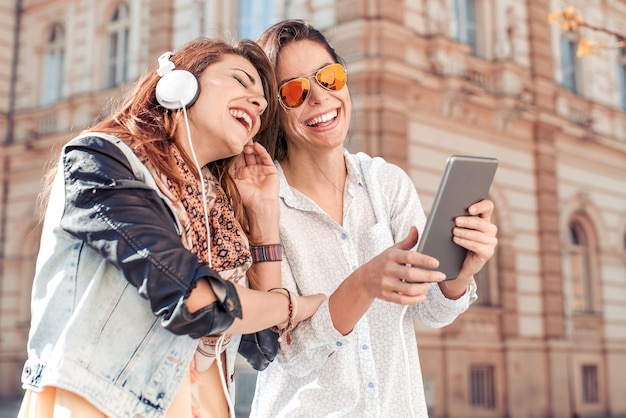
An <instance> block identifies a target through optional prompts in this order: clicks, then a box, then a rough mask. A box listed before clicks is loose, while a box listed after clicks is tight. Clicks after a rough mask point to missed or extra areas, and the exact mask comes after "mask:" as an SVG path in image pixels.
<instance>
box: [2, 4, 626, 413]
mask: <svg viewBox="0 0 626 418" xmlns="http://www.w3.org/2000/svg"><path fill="white" fill-rule="evenodd" d="M567 4H570V5H573V6H575V7H577V8H578V10H579V11H580V12H581V14H582V15H583V16H584V18H585V19H586V21H587V22H589V23H590V24H592V25H594V26H597V27H601V28H606V29H608V30H610V31H614V32H617V33H619V32H620V31H621V32H622V33H624V32H626V30H625V29H624V28H626V1H625V0H584V1H583V0H572V1H571V2H568V3H567ZM562 5H563V2H561V1H556V0H523V1H520V0H247V1H245V0H240V1H229V0H97V1H96V0H45V1H44V0H17V1H16V0H13V1H9V0H2V1H0V6H1V7H0V17H1V18H2V22H4V23H3V24H2V25H0V33H1V34H2V37H0V39H2V41H0V52H1V53H2V56H4V57H5V59H4V60H2V61H1V62H0V91H2V94H0V134H1V136H0V141H2V142H1V143H0V183H1V184H2V187H1V189H0V377H1V378H0V398H11V397H19V396H21V393H22V392H21V389H20V383H19V377H20V373H21V368H22V365H23V362H24V361H25V358H26V351H25V344H26V339H27V335H28V328H29V321H30V313H29V305H30V302H29V298H30V289H31V282H32V277H33V273H34V268H35V266H34V265H35V257H36V254H37V251H38V246H39V242H38V234H39V231H40V228H41V225H40V218H41V213H42V211H41V209H40V207H39V206H38V204H37V202H38V201H37V196H38V193H39V191H40V190H41V181H42V177H43V176H44V174H45V172H46V170H47V168H48V167H49V163H50V161H51V160H52V159H53V157H54V156H55V155H56V153H58V151H59V149H60V147H61V145H62V144H63V143H64V142H66V141H67V140H69V139H70V138H71V137H72V135H74V134H76V133H77V132H79V131H80V130H81V129H83V128H84V127H87V126H89V125H91V124H92V123H93V122H94V121H96V120H98V119H99V118H100V117H102V115H106V114H107V112H108V111H109V110H110V109H111V106H112V105H113V104H114V103H115V102H116V101H117V100H119V98H120V97H121V96H122V95H123V94H124V93H125V92H127V91H128V89H129V88H130V87H131V85H132V82H133V81H134V80H135V79H137V77H139V76H140V75H141V74H142V73H143V72H145V71H147V70H148V69H149V68H153V67H154V65H155V64H156V59H157V57H158V56H159V55H160V54H161V53H162V52H164V51H167V50H172V49H176V48H177V47H179V46H181V45H182V44H183V43H185V42H186V41H188V40H191V39H193V38H195V37H197V36H200V35H206V36H219V37H225V38H227V39H228V38H231V39H232V38H239V37H251V38H254V37H255V36H256V35H257V34H258V33H259V32H260V31H261V30H263V29H264V28H265V27H267V26H268V25H269V24H271V23H272V22H274V21H276V20H280V19H283V18H303V19H306V20H308V21H310V22H312V23H313V24H314V25H315V26H317V27H318V28H320V29H322V30H323V31H324V32H325V33H326V35H327V36H328V38H329V39H330V40H331V41H332V42H333V44H334V46H335V47H336V48H337V50H338V52H339V53H340V54H341V55H342V56H343V57H344V58H345V60H346V63H347V68H348V72H349V75H350V92H351V95H352V101H353V106H354V112H353V118H354V120H353V126H352V133H351V136H350V138H349V142H348V143H347V144H346V145H347V147H348V148H350V149H352V150H355V151H356V150H359V151H366V152H368V153H370V154H372V155H380V156H383V157H384V158H386V159H387V160H388V161H391V162H393V163H396V164H398V165H400V166H401V167H403V168H404V169H405V170H406V171H407V172H408V173H409V174H410V176H411V178H412V179H413V181H414V183H415V186H416V188H417V190H418V192H419V193H420V196H421V199H422V203H423V205H424V207H425V208H429V207H430V206H431V204H432V201H433V198H434V194H435V191H436V188H437V185H438V183H439V178H440V176H441V173H442V170H443V166H444V164H445V160H446V158H447V157H448V155H451V154H466V155H484V156H490V157H496V158H498V160H499V161H500V166H499V168H498V172H497V174H496V177H495V180H494V183H493V186H492V188H491V196H490V197H491V199H492V200H493V201H494V202H495V203H496V208H497V209H496V214H495V215H496V222H497V225H498V228H499V233H498V237H499V245H498V249H497V254H496V256H495V257H494V259H492V260H491V261H490V262H489V264H488V265H487V267H486V268H485V271H483V272H481V275H480V277H479V278H478V283H479V293H480V298H479V301H478V302H477V303H476V304H475V305H473V306H472V307H471V308H470V309H469V311H468V312H466V313H465V314H463V315H462V316H461V317H459V318H458V319H457V320H456V321H455V322H454V323H453V324H451V325H449V326H448V327H445V328H443V329H437V330H434V329H428V328H426V327H425V326H423V325H422V324H421V323H417V322H416V324H415V328H416V335H417V339H418V345H419V351H420V359H421V362H422V369H423V377H424V381H425V387H426V389H427V401H428V405H429V408H430V411H431V416H432V417H437V418H444V417H450V418H456V417H476V418H479V417H480V418H500V417H510V418H530V417H533V418H536V417H542V418H544V417H545V418H548V417H554V418H565V417H626V396H624V394H626V380H625V379H623V378H622V376H623V374H624V371H625V370H626V53H625V52H624V51H625V50H624V49H623V48H622V49H620V48H614V49H611V50H607V51H603V52H602V53H601V54H599V55H598V56H592V57H587V58H577V57H576V53H575V47H576V43H577V40H578V37H579V36H583V35H584V36H586V35H585V34H584V33H578V32H566V33H563V32H561V30H560V29H559V27H558V26H557V25H551V24H550V23H549V22H548V14H549V13H550V11H551V10H553V9H555V8H557V7H560V6H562ZM589 37H598V39H602V40H604V41H606V42H607V43H610V42H611V41H612V40H611V39H608V38H606V36H605V35H604V34H603V33H597V34H591V33H590V34H589ZM398 361H401V359H399V360H398ZM246 385H249V382H244V384H242V385H240V387H239V389H240V390H239V392H240V396H242V403H245V397H246V394H249V392H250V390H249V389H250V387H249V386H246ZM398 390H401V389H399V388H398ZM242 411H243V412H242V413H243V414H245V406H244V407H242Z"/></svg>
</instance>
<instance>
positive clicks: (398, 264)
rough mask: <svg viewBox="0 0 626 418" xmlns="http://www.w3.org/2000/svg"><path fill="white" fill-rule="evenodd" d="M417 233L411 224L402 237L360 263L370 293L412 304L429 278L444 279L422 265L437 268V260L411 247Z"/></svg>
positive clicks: (420, 295)
mask: <svg viewBox="0 0 626 418" xmlns="http://www.w3.org/2000/svg"><path fill="white" fill-rule="evenodd" d="M417 237H418V233H417V228H415V227H411V229H410V231H409V234H408V235H407V237H406V238H405V239H404V240H402V241H400V242H398V243H397V244H395V245H393V246H391V247H389V248H388V249H386V250H385V251H383V252H382V253H380V254H379V255H377V256H376V257H374V258H373V259H372V260H370V261H369V262H367V263H365V264H364V265H363V266H361V268H360V269H359V270H362V271H361V272H359V273H361V274H360V276H361V278H362V281H363V283H364V285H365V288H366V291H367V292H368V294H369V296H370V297H372V298H378V299H382V300H386V301H388V302H393V303H399V304H402V305H413V304H416V303H419V302H421V301H423V300H424V298H425V294H426V292H427V291H428V289H429V288H430V283H431V282H440V281H442V280H444V279H445V275H443V273H441V272H438V271H432V270H428V269H424V268H422V267H427V268H437V267H438V265H439V263H438V261H437V260H436V259H435V258H433V257H430V256H427V255H425V254H421V253H419V252H417V251H415V250H414V249H413V247H414V246H415V244H416V243H417Z"/></svg>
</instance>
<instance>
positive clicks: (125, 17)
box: [105, 2, 131, 88]
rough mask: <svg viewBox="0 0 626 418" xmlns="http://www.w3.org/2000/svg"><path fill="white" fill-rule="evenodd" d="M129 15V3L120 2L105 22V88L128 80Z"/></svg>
mask: <svg viewBox="0 0 626 418" xmlns="http://www.w3.org/2000/svg"><path fill="white" fill-rule="evenodd" d="M130 17H131V16H130V7H129V5H128V4H127V3H125V2H120V3H118V4H117V5H116V6H115V8H114V9H113V13H111V15H110V18H109V20H108V22H107V31H106V32H107V48H106V49H107V52H106V53H107V56H106V63H107V69H106V74H105V77H106V78H105V87H106V88H114V87H117V86H119V85H120V84H122V83H124V82H125V81H127V80H128V67H129V56H130V54H129V51H130Z"/></svg>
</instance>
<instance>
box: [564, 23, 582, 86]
mask: <svg viewBox="0 0 626 418" xmlns="http://www.w3.org/2000/svg"><path fill="white" fill-rule="evenodd" d="M560 48H561V76H562V77H563V80H562V81H561V86H563V87H564V88H566V89H567V90H569V91H571V92H573V93H581V89H580V85H579V83H580V82H581V76H580V63H579V62H578V57H577V56H576V51H577V50H578V38H577V37H576V34H575V33H574V32H564V33H563V34H561V39H560Z"/></svg>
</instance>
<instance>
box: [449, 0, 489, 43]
mask: <svg viewBox="0 0 626 418" xmlns="http://www.w3.org/2000/svg"><path fill="white" fill-rule="evenodd" d="M477 3H478V2H477V1H475V0H454V16H455V18H456V34H455V39H456V40H457V41H459V42H463V43H465V44H468V45H469V46H471V48H472V54H474V55H482V54H481V52H482V51H480V50H479V44H480V42H479V37H480V33H479V32H478V19H477V16H478V7H477Z"/></svg>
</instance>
